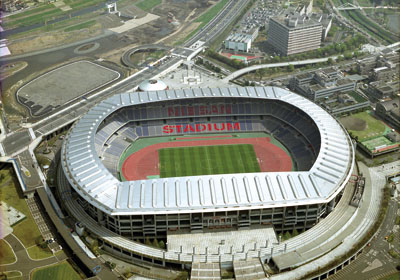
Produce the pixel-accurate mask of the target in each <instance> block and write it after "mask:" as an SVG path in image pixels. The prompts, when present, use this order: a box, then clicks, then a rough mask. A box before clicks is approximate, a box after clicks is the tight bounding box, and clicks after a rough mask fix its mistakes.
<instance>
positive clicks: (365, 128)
mask: <svg viewBox="0 0 400 280" xmlns="http://www.w3.org/2000/svg"><path fill="white" fill-rule="evenodd" d="M340 121H341V123H342V124H343V125H344V127H345V128H346V129H347V130H348V132H349V134H350V136H352V137H353V138H355V139H356V140H357V141H358V142H359V143H360V144H361V145H362V146H364V147H365V148H366V149H367V150H368V151H369V152H370V153H372V154H376V153H381V152H385V151H388V150H392V149H396V148H397V147H398V145H399V143H394V142H392V141H391V140H389V139H388V138H387V137H386V135H387V134H388V133H389V132H390V131H391V128H390V127H389V126H387V125H386V124H385V123H384V122H383V121H381V120H379V119H377V118H375V117H374V116H373V115H372V113H371V112H368V111H367V112H361V113H357V114H353V115H350V116H347V117H344V118H341V119H340Z"/></svg>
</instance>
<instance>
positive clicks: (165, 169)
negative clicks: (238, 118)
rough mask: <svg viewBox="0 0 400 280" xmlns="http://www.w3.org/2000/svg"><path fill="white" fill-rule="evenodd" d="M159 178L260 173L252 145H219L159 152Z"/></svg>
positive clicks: (169, 149) (168, 149) (167, 149)
mask: <svg viewBox="0 0 400 280" xmlns="http://www.w3.org/2000/svg"><path fill="white" fill-rule="evenodd" d="M158 155H159V162H160V177H161V178H167V177H182V176H195V175H208V174H229V173H247V172H260V166H259V164H258V162H257V157H256V153H255V151H254V147H253V145H250V144H237V145H218V146H198V147H196V146H192V147H180V148H166V149H160V150H158Z"/></svg>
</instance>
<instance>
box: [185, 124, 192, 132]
mask: <svg viewBox="0 0 400 280" xmlns="http://www.w3.org/2000/svg"><path fill="white" fill-rule="evenodd" d="M189 130H190V131H191V132H194V128H193V127H192V126H191V125H190V124H188V125H186V127H185V129H184V130H183V132H188V131H189Z"/></svg>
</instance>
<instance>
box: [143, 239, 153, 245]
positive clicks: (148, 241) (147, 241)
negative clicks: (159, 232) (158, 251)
mask: <svg viewBox="0 0 400 280" xmlns="http://www.w3.org/2000/svg"><path fill="white" fill-rule="evenodd" d="M144 244H146V245H147V246H151V245H152V244H151V241H150V238H148V237H146V241H145V242H144Z"/></svg>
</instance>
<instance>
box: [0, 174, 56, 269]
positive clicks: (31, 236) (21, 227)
mask: <svg viewBox="0 0 400 280" xmlns="http://www.w3.org/2000/svg"><path fill="white" fill-rule="evenodd" d="M11 170H12V169H11V168H4V169H2V170H0V201H2V202H5V203H7V204H8V205H10V206H12V207H14V208H15V209H17V210H18V211H19V212H21V213H22V214H24V215H25V216H26V218H25V219H23V220H21V221H20V222H18V223H17V224H15V225H13V226H12V229H13V234H14V235H15V236H16V237H17V238H18V239H19V240H20V241H21V242H22V243H23V245H24V246H25V248H29V249H27V251H28V253H29V255H30V257H31V258H32V259H43V258H48V257H51V256H52V255H53V254H52V252H51V251H50V250H49V249H48V248H41V247H40V246H38V240H42V236H41V234H40V232H39V229H38V227H37V225H36V224H35V222H34V219H33V217H32V214H31V212H30V210H29V208H28V205H27V203H26V201H25V199H24V197H23V195H22V193H21V191H20V186H19V184H18V181H17V179H16V176H13V175H12V173H13V171H11ZM2 248H7V246H6V244H5V243H4V244H2V245H1V247H0V249H2ZM0 256H1V257H2V258H3V259H5V260H3V261H4V262H8V261H9V260H12V259H13V258H14V255H13V254H12V252H11V251H9V250H4V251H3V250H2V254H1V255H0Z"/></svg>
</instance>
